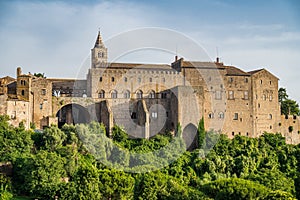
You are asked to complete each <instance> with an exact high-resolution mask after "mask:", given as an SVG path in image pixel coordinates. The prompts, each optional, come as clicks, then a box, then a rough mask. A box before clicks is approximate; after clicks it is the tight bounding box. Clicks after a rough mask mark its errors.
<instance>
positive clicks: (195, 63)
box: [182, 61, 224, 69]
mask: <svg viewBox="0 0 300 200" xmlns="http://www.w3.org/2000/svg"><path fill="white" fill-rule="evenodd" d="M182 67H196V68H219V69H224V66H223V63H215V62H199V61H182Z"/></svg>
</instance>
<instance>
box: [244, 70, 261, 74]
mask: <svg viewBox="0 0 300 200" xmlns="http://www.w3.org/2000/svg"><path fill="white" fill-rule="evenodd" d="M261 70H264V69H257V70H253V71H249V72H248V73H249V74H255V73H257V72H260V71H261Z"/></svg>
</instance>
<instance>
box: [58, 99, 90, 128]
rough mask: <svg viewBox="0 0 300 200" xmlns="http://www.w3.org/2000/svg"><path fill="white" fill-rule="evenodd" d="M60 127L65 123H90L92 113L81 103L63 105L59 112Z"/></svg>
mask: <svg viewBox="0 0 300 200" xmlns="http://www.w3.org/2000/svg"><path fill="white" fill-rule="evenodd" d="M56 117H57V118H58V127H59V128H61V127H62V126H63V125H64V124H80V123H89V122H90V114H89V112H88V111H87V109H86V108H85V107H83V106H81V105H79V104H68V105H65V106H63V107H62V108H61V109H60V110H59V111H58V112H57V113H56Z"/></svg>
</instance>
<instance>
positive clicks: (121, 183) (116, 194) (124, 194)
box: [99, 169, 135, 199]
mask: <svg viewBox="0 0 300 200" xmlns="http://www.w3.org/2000/svg"><path fill="white" fill-rule="evenodd" d="M99 181H100V182H99V190H100V192H101V193H102V194H103V197H104V198H106V199H132V198H133V192H134V191H133V189H134V182H135V180H134V178H133V177H131V175H130V174H126V173H125V172H123V171H117V170H115V169H104V170H100V171H99Z"/></svg>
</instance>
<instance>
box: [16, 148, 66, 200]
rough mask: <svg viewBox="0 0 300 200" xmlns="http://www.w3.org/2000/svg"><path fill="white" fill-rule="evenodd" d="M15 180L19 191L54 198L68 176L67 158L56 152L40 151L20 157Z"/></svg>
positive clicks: (17, 162) (17, 161)
mask: <svg viewBox="0 0 300 200" xmlns="http://www.w3.org/2000/svg"><path fill="white" fill-rule="evenodd" d="M13 164H14V173H13V181H14V183H15V185H14V187H15V189H17V191H18V192H20V193H24V194H28V195H32V196H34V197H42V198H44V199H53V198H54V196H55V195H56V193H57V191H58V190H59V185H60V183H61V182H62V178H63V177H65V176H66V172H65V169H64V164H65V159H64V158H62V157H60V156H59V155H57V154H56V153H55V152H47V151H39V152H38V153H37V154H36V155H30V156H29V157H23V158H18V159H17V160H16V162H15V163H13Z"/></svg>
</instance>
